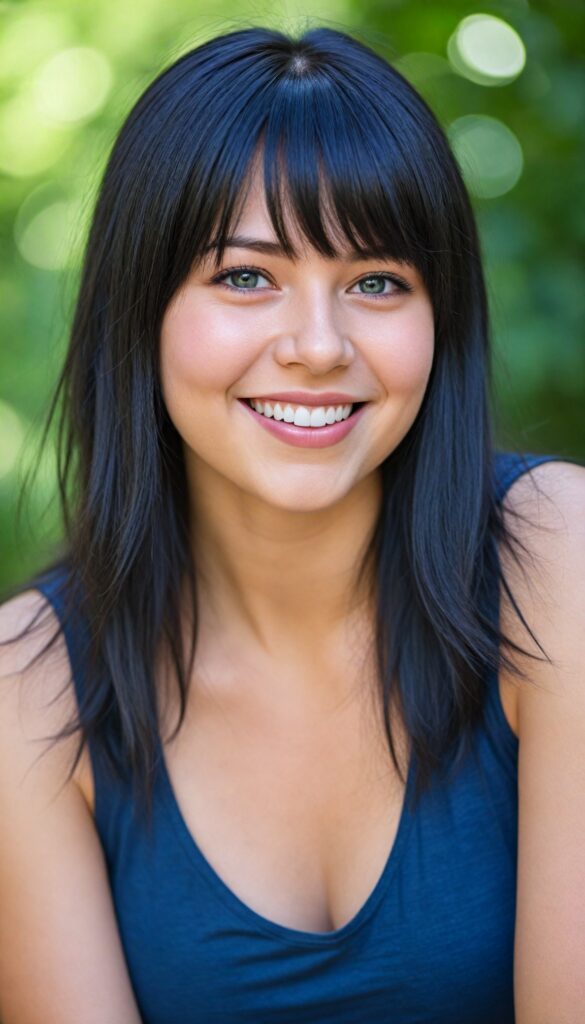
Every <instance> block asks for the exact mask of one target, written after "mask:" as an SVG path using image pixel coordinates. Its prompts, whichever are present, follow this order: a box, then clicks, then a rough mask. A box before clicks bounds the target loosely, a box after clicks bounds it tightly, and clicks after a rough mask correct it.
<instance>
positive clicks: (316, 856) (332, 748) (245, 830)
mask: <svg viewBox="0 0 585 1024" xmlns="http://www.w3.org/2000/svg"><path fill="white" fill-rule="evenodd" d="M396 733H397V741H398V748H399V749H398V753H399V755H400V757H399V763H401V764H402V768H403V771H406V757H405V752H404V734H403V733H402V732H401V731H400V730H399V729H397V730H396ZM164 756H165V764H166V770H167V775H168V778H169V782H170V784H171V786H172V789H173V792H174V796H175V799H176V802H177V805H178V808H179V811H180V813H181V816H182V818H183V820H184V822H185V825H186V827H187V830H188V832H189V834H190V836H191V837H192V840H193V842H194V843H196V844H197V847H198V848H199V851H200V852H201V854H202V855H203V856H204V858H205V859H206V860H207V862H208V864H209V865H210V866H211V868H212V869H213V871H214V872H215V873H216V874H217V875H219V877H220V879H221V880H222V881H223V882H224V883H225V885H227V886H228V888H229V889H230V890H231V891H232V892H233V893H234V894H235V895H236V896H237V897H238V898H239V899H240V900H241V901H242V902H243V903H244V904H245V905H246V906H247V907H249V908H251V909H252V910H254V911H255V912H256V913H258V914H260V915H262V916H263V917H265V918H267V919H268V920H270V921H273V922H276V923H278V924H281V925H284V926H286V927H289V928H295V929H300V930H302V931H309V932H328V931H332V930H336V929H339V928H341V927H342V926H343V925H345V924H346V923H347V922H348V921H350V920H351V919H352V918H353V917H354V916H355V915H356V914H357V913H358V911H359V910H360V909H361V907H362V906H363V905H364V903H365V902H366V900H367V898H368V896H369V895H370V893H371V892H372V891H373V890H374V888H375V886H376V883H377V882H378V879H379V878H380V876H381V875H382V872H383V870H384V866H385V864H386V862H387V860H388V857H389V854H390V851H391V849H392V847H393V844H394V840H395V838H396V834H397V831H398V826H399V822H400V816H401V811H402V804H403V799H404V783H403V782H402V780H401V779H400V778H399V776H398V774H397V772H396V770H395V768H394V765H393V764H392V761H391V757H390V753H389V751H388V748H387V745H386V740H385V737H384V735H383V731H382V727H381V725H380V723H379V722H378V721H377V718H376V714H375V710H374V709H373V708H371V707H369V706H368V705H367V704H365V703H364V701H363V700H362V701H360V700H348V701H347V702H342V703H341V705H340V706H339V707H336V708H327V709H326V710H322V711H321V713H319V712H317V711H316V710H315V709H313V710H312V712H311V711H309V710H308V709H307V708H305V709H304V710H303V711H300V710H299V708H298V706H297V707H296V709H295V707H294V706H293V705H292V704H290V703H289V702H287V701H284V702H281V703H278V702H277V703H276V704H270V703H269V704H267V705H258V704H257V703H256V702H250V703H249V704H248V703H246V702H245V701H240V702H238V704H237V706H234V705H231V704H230V703H229V702H227V703H225V704H223V705H222V704H221V703H220V705H219V706H218V704H217V702H216V701H215V700H212V699H210V698H209V696H206V695H205V693H204V692H199V693H196V694H195V695H194V696H193V699H192V701H191V704H190V708H189V715H188V718H187V719H186V720H185V722H184V725H183V727H182V728H181V730H180V732H179V734H178V736H177V737H176V739H175V740H173V741H172V742H170V743H165V747H164ZM400 758H401V760H400Z"/></svg>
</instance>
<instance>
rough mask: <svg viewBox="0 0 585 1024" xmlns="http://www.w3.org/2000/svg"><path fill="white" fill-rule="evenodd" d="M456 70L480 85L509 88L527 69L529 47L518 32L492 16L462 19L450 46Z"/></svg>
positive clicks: (449, 51)
mask: <svg viewBox="0 0 585 1024" xmlns="http://www.w3.org/2000/svg"><path fill="white" fill-rule="evenodd" d="M447 56H448V58H449V61H450V63H451V65H452V67H453V69H454V70H455V71H457V73H458V74H460V75H463V76H464V77H465V78H469V79H470V80H471V81H472V82H477V83H478V84H479V85H488V86H489V85H507V84H508V83H509V82H513V81H514V79H515V78H517V77H518V75H520V74H521V73H522V71H523V70H524V66H525V64H526V48H525V46H524V43H523V42H522V39H521V37H520V36H519V34H518V32H516V29H514V28H512V26H511V25H509V24H508V22H507V21H504V20H503V19H502V18H497V17H495V16H494V15H492V14H470V15H469V16H468V17H466V18H463V20H462V21H460V23H459V25H458V26H457V28H456V29H455V31H454V33H453V35H452V36H451V38H450V39H449V42H448V44H447Z"/></svg>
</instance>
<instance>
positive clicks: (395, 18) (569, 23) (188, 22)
mask: <svg viewBox="0 0 585 1024" xmlns="http://www.w3.org/2000/svg"><path fill="white" fill-rule="evenodd" d="M480 12H481V14H482V15H484V16H486V15H487V16H488V17H487V20H484V21H483V22H480V21H478V20H477V19H476V20H475V21H469V22H468V21H465V24H464V25H463V28H462V24H463V22H464V19H468V18H469V17H470V16H471V15H475V14H477V8H476V7H474V6H473V5H472V4H470V3H466V2H451V3H441V4H435V3H431V2H414V0H329V2H327V0H322V2H321V3H320V5H319V15H318V16H315V15H313V14H312V13H311V11H310V10H304V9H302V8H301V7H300V6H299V5H298V4H292V3H290V4H288V5H287V3H286V2H285V3H281V4H280V5H278V6H277V7H275V6H274V5H271V6H270V7H269V6H268V4H265V5H264V4H259V3H256V4H255V5H254V8H253V9H252V10H251V11H250V12H249V13H247V16H246V18H245V19H244V18H242V19H240V18H237V17H236V18H234V16H233V9H232V6H231V5H228V4H227V3H226V2H223V3H213V4H212V5H209V4H199V3H197V2H193V0H173V3H172V4H169V5H164V4H162V3H160V2H159V0H93V3H91V4H79V3H78V2H77V0H58V2H49V0H42V2H39V3H26V2H21V3H0V257H1V262H0V339H1V342H0V585H5V584H9V583H11V582H12V581H16V580H18V579H20V578H22V577H23V576H24V575H26V574H27V573H28V572H30V571H33V570H35V569H36V568H37V567H38V565H39V564H40V562H41V561H42V559H43V557H44V556H45V553H46V551H47V550H48V549H49V546H50V544H51V542H52V540H53V539H54V538H55V537H58V536H59V530H60V524H59V517H58V505H57V502H56V500H55V478H54V457H53V452H52V448H51V446H50V445H47V446H46V450H43V451H42V452H40V457H41V461H40V472H39V473H38V476H37V477H36V480H35V484H34V487H33V488H32V489H31V492H30V501H29V503H28V504H27V506H26V509H25V511H26V512H27V515H26V517H25V519H24V520H23V524H22V527H21V529H20V531H19V532H18V534H17V532H16V529H15V511H16V496H17V492H18V487H19V484H20V482H21V480H22V478H23V475H24V474H25V471H26V470H27V468H30V465H31V459H32V457H33V456H34V455H35V451H36V450H38V448H39V436H40V428H41V425H42V423H43V421H44V415H45V413H46V410H47V408H48V402H49V400H50V397H51V393H52V389H53V387H54V384H55V381H56V378H57V375H58V372H59V368H60V366H61V363H62V360H63V355H64V351H65V346H66V343H67V327H68V323H69V322H70V319H71V315H72V309H73V304H74V301H75V292H76V286H77V281H78V272H79V263H80V257H81V252H82V249H83V243H84V239H85V234H86V231H87V228H88V224H89V218H90V216H91V211H92V208H93V204H94V201H95V197H96V191H97V187H98V183H99V179H100V176H101V174H102V172H103V169H104V166H105V161H106V159H107V155H108V153H109V151H110V148H111V145H112V143H113V140H114V138H115V136H116V134H117V132H118V130H119V128H120V127H121V124H122V122H123V120H124V118H125V116H126V114H127V113H128V111H129V110H130V108H131V106H132V105H133V103H134V102H135V101H136V99H137V98H138V96H139V95H140V94H141V93H142V92H143V90H144V89H145V88H146V86H147V85H148V84H149V82H151V81H152V79H153V78H154V77H155V76H156V74H157V73H158V72H159V71H160V70H161V69H162V68H163V67H165V66H167V65H168V64H169V63H170V62H171V61H173V60H175V59H176V58H177V57H178V56H179V55H180V54H181V53H183V52H185V51H186V50H187V49H190V48H191V47H193V46H196V45H199V44H200V43H201V42H203V41H204V40H205V39H206V38H209V37H211V36H213V35H217V34H218V33H220V32H226V31H230V30H232V29H234V28H239V27H246V26H248V25H252V24H257V25H261V24H263V25H270V26H273V27H277V28H281V29H283V30H284V31H291V32H297V31H300V30H301V29H302V28H303V27H305V26H308V25H317V24H318V25H328V26H330V27H334V28H339V29H341V30H345V31H348V32H350V33H355V35H356V36H357V37H358V38H361V39H362V40H363V41H364V42H366V43H369V44H370V45H371V46H373V47H374V48H375V49H377V50H378V52H380V53H381V54H382V55H383V56H385V57H386V58H387V59H389V60H390V61H391V62H392V63H395V64H396V66H397V67H398V68H399V69H400V70H401V71H402V72H403V74H405V75H406V77H407V78H409V80H410V81H412V83H413V84H414V85H415V86H416V87H417V88H418V89H419V91H420V92H421V93H422V95H423V96H424V97H425V99H426V100H427V102H428V103H429V104H430V106H431V107H432V109H433V110H434V111H435V113H436V114H437V116H438V117H439V120H440V121H441V123H442V124H443V126H444V127H445V129H446V130H447V131H448V132H449V137H450V139H451V141H452V143H453V146H454V149H455V152H456V155H457V158H458V160H459V161H460V163H461V167H462V170H463V172H464V175H465V177H466V180H467V183H468V186H469V188H470V191H471V194H472V199H473V203H474V207H475V209H476V212H477V218H478V223H479V228H480V233H481V238H482V246H483V251H484V257H485V266H486V272H487V279H488V287H489V295H490V304H491V312H492V322H493V341H494V369H495V374H496V380H497V385H498V387H497V392H498V409H497V416H498V440H499V443H500V444H501V446H503V447H505V446H506V445H507V444H511V445H520V446H521V447H522V448H523V449H524V450H525V451H534V452H537V451H555V452H557V453H562V454H566V455H569V456H572V457H577V458H578V459H585V433H584V430H583V405H584V403H583V398H584V392H585V346H584V344H583V333H582V324H583V319H584V316H583V314H584V313H585V288H584V281H583V268H582V264H581V261H580V256H581V242H582V240H583V236H584V233H585V231H584V228H585V207H584V205H583V202H582V197H583V186H584V181H583V168H584V167H585V161H584V159H583V156H584V154H583V141H584V127H583V126H584V125H585V116H584V115H585V69H584V63H583V47H582V40H583V29H584V27H585V26H584V7H583V4H582V2H581V0H564V2H562V0H556V2H554V3H552V2H550V3H539V4H536V5H534V6H530V5H529V3H528V0H507V2H501V3H488V4H484V5H482V7H481V8H480ZM495 19H499V21H497V22H496V21H495ZM502 25H503V27H502ZM463 29H465V31H466V32H467V29H469V31H468V32H467V35H466V36H465V38H464V36H463ZM521 54H524V56H523V57H521V56H519V55H521ZM470 55H471V56H470ZM518 61H520V63H518ZM510 69H511V70H510ZM371 100H372V103H373V104H377V103H382V102H383V97H377V96H372V98H371ZM50 499H52V500H50Z"/></svg>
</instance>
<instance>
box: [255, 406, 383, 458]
mask: <svg viewBox="0 0 585 1024" xmlns="http://www.w3.org/2000/svg"><path fill="white" fill-rule="evenodd" d="M238 402H239V403H240V405H243V406H244V409H246V410H247V411H248V412H249V413H250V415H251V416H252V417H253V418H254V419H255V420H256V423H259V424H260V426H261V427H264V429H265V430H268V431H269V433H271V434H274V436H275V437H278V438H280V440H281V441H285V442H286V444H292V445H294V446H295V447H297V448H328V447H329V445H331V444H337V443H338V441H342V440H343V438H344V437H346V436H347V434H349V432H350V430H353V428H354V427H355V425H356V423H357V422H358V420H360V419H361V418H362V415H363V413H364V412H365V411H366V409H367V407H368V403H367V402H365V403H364V405H360V407H359V409H358V410H357V411H356V412H354V413H352V415H351V416H348V418H347V419H346V420H340V421H339V423H331V424H328V425H327V426H326V427H295V425H294V424H293V423H285V422H284V420H275V419H273V418H272V417H271V418H268V416H262V415H261V413H259V412H256V410H255V409H253V408H252V406H251V405H248V403H247V402H245V401H244V400H243V399H242V398H238Z"/></svg>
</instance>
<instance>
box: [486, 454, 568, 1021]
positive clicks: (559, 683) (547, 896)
mask: <svg viewBox="0 0 585 1024" xmlns="http://www.w3.org/2000/svg"><path fill="white" fill-rule="evenodd" d="M504 504H505V507H507V509H508V511H509V512H511V513H512V514H513V513H519V514H520V516H521V517H522V518H521V519H514V518H513V515H512V517H511V525H512V528H513V529H514V530H515V532H516V533H517V534H518V535H519V536H520V539H521V541H522V543H523V544H525V545H526V548H527V558H526V560H525V562H524V565H523V568H522V571H520V569H519V568H518V567H517V566H515V567H514V568H513V569H512V570H511V575H512V579H511V588H512V590H513V592H514V596H515V598H516V600H517V602H518V605H519V607H520V610H521V612H522V614H523V615H524V617H525V619H526V622H527V624H528V626H529V627H530V629H531V630H532V632H533V634H534V637H535V638H536V639H535V640H534V639H532V638H530V637H529V634H528V633H527V631H526V630H525V629H521V628H520V625H519V624H518V623H517V620H516V625H515V626H514V628H513V630H511V632H513V634H514V637H513V638H514V639H515V640H516V641H517V642H519V643H520V644H521V645H522V646H523V647H525V648H526V650H527V651H529V652H530V653H531V654H532V655H535V656H536V658H538V659H539V660H536V659H535V658H529V657H528V656H526V655H518V656H517V657H515V661H517V663H518V665H519V667H520V668H521V670H522V671H523V672H524V673H525V678H524V680H522V681H521V682H520V684H519V691H518V734H519V752H518V799H519V804H518V815H519V817H518V826H519V827H518V862H517V863H518V890H517V918H516V935H515V961H514V988H515V1004H516V1008H517V1014H518V1020H519V1021H528V1020H530V1021H535V1022H536V1021H545V1020H552V1019H553V1018H554V1019H561V1018H562V1019H563V1020H569V1019H575V1020H576V1019H577V1017H578V1016H579V1012H578V1009H579V1008H581V1007H582V1006H583V1002H584V1001H585V982H584V981H583V979H585V947H584V946H583V941H582V936H583V933H584V931H585V903H584V902H583V900H580V899H578V898H577V894H578V893H582V892H585V828H584V827H583V822H584V821H585V785H584V782H585V774H584V767H583V766H584V764H585V668H584V666H585V629H584V628H583V626H584V624H585V467H583V466H581V465H578V464H574V463H569V462H549V463H542V464H540V465H539V466H536V467H535V468H534V469H533V470H532V471H531V472H530V473H527V474H524V475H523V476H522V477H520V478H519V479H518V480H516V481H515V482H514V484H513V485H512V486H511V487H510V489H509V492H508V493H507V495H506V498H505V503H504ZM510 621H512V620H511V619H510Z"/></svg>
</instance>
